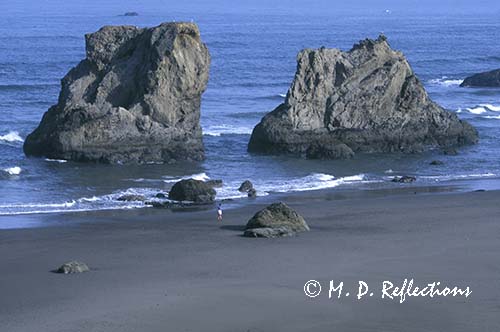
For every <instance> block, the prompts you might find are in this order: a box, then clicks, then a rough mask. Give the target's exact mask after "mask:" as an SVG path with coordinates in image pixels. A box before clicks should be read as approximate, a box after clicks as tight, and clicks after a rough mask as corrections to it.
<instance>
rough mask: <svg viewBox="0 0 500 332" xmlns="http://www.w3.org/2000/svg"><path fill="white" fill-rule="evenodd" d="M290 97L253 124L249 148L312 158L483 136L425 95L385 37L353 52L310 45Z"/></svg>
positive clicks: (468, 140) (396, 149) (474, 139)
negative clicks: (315, 48) (314, 48)
mask: <svg viewBox="0 0 500 332" xmlns="http://www.w3.org/2000/svg"><path fill="white" fill-rule="evenodd" d="M297 62H298V64H297V72H296V74H295V78H294V80H293V83H292V85H291V87H290V89H289V90H288V94H287V97H286V99H285V102H284V103H283V104H281V105H280V106H278V107H277V108H276V109H275V110H274V111H272V112H271V113H269V114H267V115H266V116H265V117H264V118H263V119H262V120H261V122H260V123H259V124H258V125H257V126H256V127H255V128H254V130H253V133H252V137H251V139H250V143H249V146H248V149H249V151H252V152H263V153H270V154H282V153H289V154H297V155H301V156H304V157H307V158H315V159H316V158H329V159H336V158H339V159H341V158H351V157H352V156H353V155H354V154H355V153H356V152H407V153H414V152H420V151H423V150H424V149H426V148H431V147H436V146H441V147H446V146H460V145H465V144H472V143H476V142H477V132H476V130H475V129H474V128H473V127H472V126H470V125H469V124H468V123H466V122H464V121H461V120H459V119H458V117H457V116H456V115H455V114H452V113H450V112H447V111H445V110H444V109H443V108H441V107H440V106H439V105H437V104H436V103H434V102H433V101H432V100H431V99H430V98H429V97H428V95H427V93H426V91H425V90H424V87H423V86H422V84H421V83H420V81H419V80H418V78H417V77H416V76H415V74H414V73H413V70H412V69H411V67H410V65H409V64H408V62H407V60H406V58H405V57H404V55H403V54H402V53H400V52H397V51H394V50H392V49H391V48H390V46H389V44H388V43H387V40H386V38H385V37H384V36H380V37H379V38H378V39H377V40H370V39H367V40H364V41H361V42H360V43H359V44H357V45H354V47H353V48H352V49H351V50H350V51H348V52H342V51H340V50H337V49H326V48H321V49H318V50H311V49H306V50H303V51H301V52H300V53H299V55H298V58H297Z"/></svg>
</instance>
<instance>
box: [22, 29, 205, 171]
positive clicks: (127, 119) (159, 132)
mask: <svg viewBox="0 0 500 332" xmlns="http://www.w3.org/2000/svg"><path fill="white" fill-rule="evenodd" d="M85 39H86V59H84V60H83V61H81V62H80V63H79V64H78V65H77V66H76V67H75V68H73V69H72V70H71V71H70V72H69V73H68V74H67V75H66V76H65V77H64V78H63V80H62V87H61V92H60V95H59V101H58V103H57V105H55V106H52V107H51V108H50V109H49V110H48V112H46V113H45V114H44V116H43V119H42V121H41V123H40V125H39V126H38V128H37V129H36V130H35V131H34V132H33V133H32V134H30V135H29V136H28V137H27V139H26V142H25V144H24V151H25V153H26V154H27V155H35V156H46V157H49V158H57V159H68V160H76V161H98V162H106V163H118V162H123V163H145V162H171V161H176V160H201V159H203V157H204V149H203V142H202V132H201V126H200V121H199V120H200V100H201V94H202V93H203V92H204V91H205V88H206V85H207V81H208V73H209V66H210V55H209V52H208V49H207V47H206V46H205V44H203V42H202V41H201V39H200V33H199V30H198V27H197V26H196V25H195V24H192V23H164V24H161V25H160V26H157V27H154V28H144V29H141V28H137V27H133V26H106V27H103V28H101V29H100V30H99V31H97V32H95V33H92V34H88V35H86V36H85Z"/></svg>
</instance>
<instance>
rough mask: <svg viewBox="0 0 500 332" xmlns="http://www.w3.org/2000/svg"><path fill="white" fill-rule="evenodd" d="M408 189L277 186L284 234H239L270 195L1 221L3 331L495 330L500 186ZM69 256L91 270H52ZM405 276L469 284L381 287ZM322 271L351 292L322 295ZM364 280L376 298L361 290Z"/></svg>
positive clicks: (499, 319)
mask: <svg viewBox="0 0 500 332" xmlns="http://www.w3.org/2000/svg"><path fill="white" fill-rule="evenodd" d="M416 190H417V191H418V192H417V193H414V190H408V191H401V192H391V193H387V192H386V193H378V194H375V193H369V192H367V193H363V194H357V195H347V194H341V193H338V192H335V191H318V192H309V193H303V194H296V195H289V196H286V197H283V198H282V200H283V201H285V202H286V203H288V204H289V205H290V206H291V207H293V208H295V209H296V210H297V211H298V212H300V213H301V214H302V215H303V216H304V217H305V219H306V220H307V222H308V224H309V226H310V227H311V231H310V232H308V233H301V234H300V235H299V236H297V237H291V238H281V239H249V238H243V237H241V233H242V229H243V226H244V225H245V223H246V221H247V220H248V219H249V218H250V217H251V216H252V215H253V214H254V213H255V212H256V211H258V210H259V209H260V208H262V207H264V206H265V205H266V204H267V203H269V200H270V199H271V198H268V199H267V200H265V199H258V200H256V201H249V202H248V204H246V205H245V206H243V207H239V208H235V209H230V210H226V212H225V218H224V221H223V223H221V224H218V223H217V222H216V220H215V213H214V212H215V211H213V210H208V211H206V210H205V211H192V212H171V211H166V210H154V209H142V210H133V211H108V212H89V213H78V214H66V215H64V214H63V215H44V216H36V217H33V218H37V219H38V220H37V221H38V222H42V223H46V224H50V225H51V227H44V228H31V229H18V230H16V229H11V230H2V231H0V252H1V258H0V270H1V275H0V294H1V296H0V331H2V332H3V331H6V332H7V331H9V332H16V331H23V332H29V331H37V332H39V331H51V332H56V331H455V332H457V331H482V332H484V331H498V329H499V327H500V316H499V315H498V312H499V311H500V301H499V297H500V266H499V264H498V259H499V254H500V241H499V238H500V222H499V217H498V216H499V212H500V208H499V201H500V192H497V191H488V192H469V193H456V192H449V193H438V194H436V193H434V194H431V193H425V192H422V191H421V190H420V189H416ZM15 218H27V217H23V216H18V217H15ZM5 221H8V220H5ZM54 222H55V223H54ZM72 259H77V260H81V261H84V262H86V263H87V264H88V265H89V266H90V268H91V269H92V271H91V272H88V273H83V274H78V275H59V274H55V273H52V272H50V271H51V270H52V269H54V268H57V267H58V266H59V265H60V264H62V263H64V262H66V261H69V260H72ZM405 278H408V279H412V278H414V279H415V284H417V285H419V286H422V287H423V286H425V285H426V284H427V283H430V282H438V281H439V282H441V284H442V285H446V286H452V287H453V286H459V287H462V288H465V287H467V286H469V287H470V290H471V291H472V294H471V295H470V296H469V297H468V298H464V297H457V298H453V297H446V298H433V299H431V298H416V297H411V298H407V299H406V301H405V302H404V303H402V304H400V303H399V299H394V300H388V299H381V288H382V282H383V281H385V280H388V281H391V282H393V283H394V284H395V285H397V286H399V285H400V284H402V283H403V281H404V279H405ZM311 279H315V280H317V281H319V282H320V283H321V284H322V285H323V291H322V293H321V294H320V296H318V297H317V298H314V299H312V298H308V297H306V296H305V294H304V289H303V288H304V284H305V282H306V281H308V280H311ZM329 280H335V282H336V283H340V282H341V281H343V282H344V284H345V285H344V289H345V291H348V290H350V292H351V296H349V297H347V296H345V297H344V296H342V298H341V299H328V283H329ZM359 280H363V281H365V282H366V283H367V284H368V285H369V286H370V291H373V292H374V296H373V297H371V298H370V297H369V296H366V297H363V298H362V299H361V300H357V299H356V297H355V294H356V293H357V285H358V281H359Z"/></svg>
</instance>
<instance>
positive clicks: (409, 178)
mask: <svg viewBox="0 0 500 332" xmlns="http://www.w3.org/2000/svg"><path fill="white" fill-rule="evenodd" d="M391 181H392V182H397V183H412V182H415V181H417V178H416V177H414V176H406V175H405V176H396V177H394V179H392V180H391Z"/></svg>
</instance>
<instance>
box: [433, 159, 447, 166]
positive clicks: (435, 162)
mask: <svg viewBox="0 0 500 332" xmlns="http://www.w3.org/2000/svg"><path fill="white" fill-rule="evenodd" d="M430 165H432V166H439V165H444V162H442V161H441V160H433V161H431V162H430Z"/></svg>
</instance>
